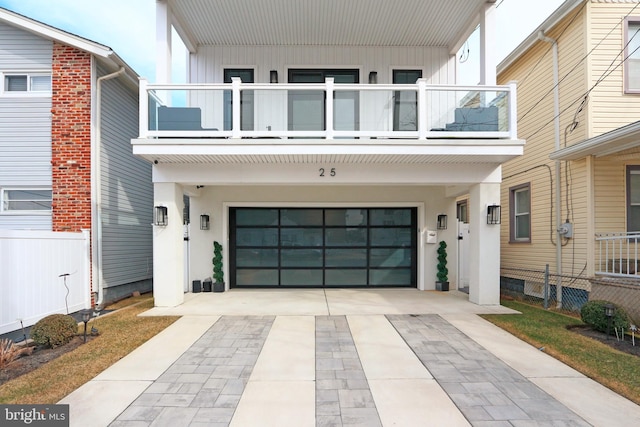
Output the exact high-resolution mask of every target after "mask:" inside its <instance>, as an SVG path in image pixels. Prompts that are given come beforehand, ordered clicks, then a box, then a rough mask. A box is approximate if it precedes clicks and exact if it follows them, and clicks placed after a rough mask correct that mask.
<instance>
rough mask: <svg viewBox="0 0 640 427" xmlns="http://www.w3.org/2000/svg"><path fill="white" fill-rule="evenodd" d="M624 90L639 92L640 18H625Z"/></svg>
mask: <svg viewBox="0 0 640 427" xmlns="http://www.w3.org/2000/svg"><path fill="white" fill-rule="evenodd" d="M624 57H625V58H626V60H625V61H624V91H625V92H627V93H640V18H638V17H636V18H627V19H626V20H625V55H624Z"/></svg>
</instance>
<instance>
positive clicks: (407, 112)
mask: <svg viewBox="0 0 640 427" xmlns="http://www.w3.org/2000/svg"><path fill="white" fill-rule="evenodd" d="M421 78H422V70H393V84H415V82H416V81H418V79H421ZM393 130H395V131H416V130H418V98H417V93H416V92H415V91H396V92H395V93H394V105H393Z"/></svg>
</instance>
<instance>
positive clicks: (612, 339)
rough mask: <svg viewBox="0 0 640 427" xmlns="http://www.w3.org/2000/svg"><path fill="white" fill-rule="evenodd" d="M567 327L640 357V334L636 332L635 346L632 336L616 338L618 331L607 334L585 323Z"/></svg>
mask: <svg viewBox="0 0 640 427" xmlns="http://www.w3.org/2000/svg"><path fill="white" fill-rule="evenodd" d="M567 329H569V330H570V331H573V332H575V333H578V334H581V335H584V336H586V337H589V338H593V339H594V340H598V341H600V342H601V343H603V344H606V345H608V346H609V347H612V348H615V349H616V350H619V351H622V352H624V353H628V354H632V355H634V356H638V357H640V334H636V337H635V338H636V340H635V341H636V345H635V346H633V344H632V342H631V336H629V335H627V336H625V337H624V341H622V340H618V339H616V333H615V332H614V331H611V334H610V335H609V336H607V334H606V333H604V332H600V331H596V330H594V329H591V327H589V326H585V325H577V326H570V327H567Z"/></svg>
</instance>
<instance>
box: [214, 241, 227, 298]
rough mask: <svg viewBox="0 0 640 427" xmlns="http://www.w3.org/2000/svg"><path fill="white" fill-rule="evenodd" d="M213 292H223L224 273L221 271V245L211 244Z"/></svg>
mask: <svg viewBox="0 0 640 427" xmlns="http://www.w3.org/2000/svg"><path fill="white" fill-rule="evenodd" d="M213 280H214V281H215V282H214V284H213V292H224V271H222V245H221V244H220V243H218V242H213Z"/></svg>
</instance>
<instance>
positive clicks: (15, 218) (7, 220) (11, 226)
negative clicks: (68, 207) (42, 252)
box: [0, 214, 51, 231]
mask: <svg viewBox="0 0 640 427" xmlns="http://www.w3.org/2000/svg"><path fill="white" fill-rule="evenodd" d="M0 229H1V230H44V231H49V230H51V215H4V214H3V215H0Z"/></svg>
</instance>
